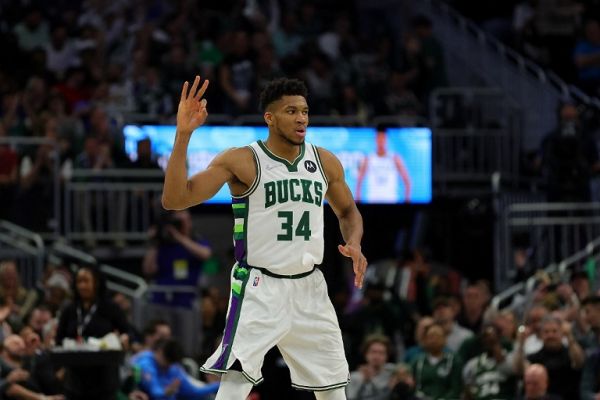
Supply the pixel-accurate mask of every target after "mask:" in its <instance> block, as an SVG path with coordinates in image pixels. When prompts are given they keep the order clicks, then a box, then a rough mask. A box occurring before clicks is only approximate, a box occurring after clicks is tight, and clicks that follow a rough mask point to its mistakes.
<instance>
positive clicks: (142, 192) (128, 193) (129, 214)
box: [63, 169, 164, 244]
mask: <svg viewBox="0 0 600 400" xmlns="http://www.w3.org/2000/svg"><path fill="white" fill-rule="evenodd" d="M163 176H164V175H163V173H162V171H155V170H152V171H150V170H123V169H115V170H101V171H93V170H80V169H78V170H74V171H73V178H72V179H71V180H70V181H68V182H65V185H64V186H65V189H64V199H65V202H64V204H65V206H64V207H65V209H64V224H63V230H64V236H65V237H66V238H67V240H69V241H72V240H75V241H80V240H84V241H87V242H89V243H90V244H95V241H96V240H113V241H121V242H123V241H126V240H138V241H139V240H147V235H148V229H149V228H150V226H151V225H152V223H153V222H154V221H155V219H156V216H157V213H158V209H159V208H158V207H159V202H160V196H161V193H162V188H163V184H162V181H163Z"/></svg>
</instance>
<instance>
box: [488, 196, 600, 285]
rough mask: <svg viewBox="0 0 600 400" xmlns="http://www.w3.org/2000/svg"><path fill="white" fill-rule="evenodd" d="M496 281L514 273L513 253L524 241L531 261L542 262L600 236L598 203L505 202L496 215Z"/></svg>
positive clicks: (561, 257)
mask: <svg viewBox="0 0 600 400" xmlns="http://www.w3.org/2000/svg"><path fill="white" fill-rule="evenodd" d="M497 224H498V225H499V226H498V229H497V237H496V240H495V247H496V249H495V251H496V261H497V265H496V266H495V283H496V284H497V285H498V287H499V288H504V287H506V286H508V284H509V282H510V281H511V280H512V279H513V277H514V276H515V274H516V267H515V265H514V254H515V251H516V250H517V249H518V248H519V247H523V246H524V245H523V244H520V245H518V244H516V243H515V239H516V238H520V240H521V241H525V242H526V243H527V244H526V245H525V246H526V247H527V248H528V249H529V253H530V263H531V264H532V265H534V266H539V267H541V266H544V265H551V264H553V263H556V262H557V261H558V260H568V257H569V256H570V255H572V254H575V253H577V252H578V251H579V249H581V248H583V247H584V246H585V245H586V243H591V242H592V241H593V240H594V239H595V238H597V237H600V204H599V203H515V204H505V205H504V206H503V207H502V208H501V209H500V210H499V215H498V222H497Z"/></svg>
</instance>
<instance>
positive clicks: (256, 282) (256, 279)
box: [252, 276, 260, 287]
mask: <svg viewBox="0 0 600 400" xmlns="http://www.w3.org/2000/svg"><path fill="white" fill-rule="evenodd" d="M258 282H260V276H255V277H254V282H252V286H254V287H256V286H258Z"/></svg>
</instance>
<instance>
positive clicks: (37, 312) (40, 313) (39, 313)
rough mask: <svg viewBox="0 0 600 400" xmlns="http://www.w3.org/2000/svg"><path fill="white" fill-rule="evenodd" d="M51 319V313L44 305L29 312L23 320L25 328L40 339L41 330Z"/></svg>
mask: <svg viewBox="0 0 600 400" xmlns="http://www.w3.org/2000/svg"><path fill="white" fill-rule="evenodd" d="M51 319H52V312H51V311H50V309H49V308H48V307H46V306H44V305H40V306H37V307H35V308H34V309H33V310H31V313H29V315H28V316H27V318H26V319H25V326H27V327H30V328H31V329H32V330H33V331H34V332H35V333H37V335H38V336H39V337H40V338H41V337H42V330H43V329H44V325H46V324H47V323H48V322H49V321H50V320H51Z"/></svg>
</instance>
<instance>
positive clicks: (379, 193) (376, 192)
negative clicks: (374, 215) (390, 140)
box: [364, 154, 398, 203]
mask: <svg viewBox="0 0 600 400" xmlns="http://www.w3.org/2000/svg"><path fill="white" fill-rule="evenodd" d="M364 197H365V198H366V199H368V200H370V201H376V202H382V203H395V202H396V201H398V172H397V167H396V161H395V160H394V156H393V155H389V154H386V155H384V156H379V155H377V154H372V155H370V156H369V158H368V159H367V173H366V191H365V196H364Z"/></svg>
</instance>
